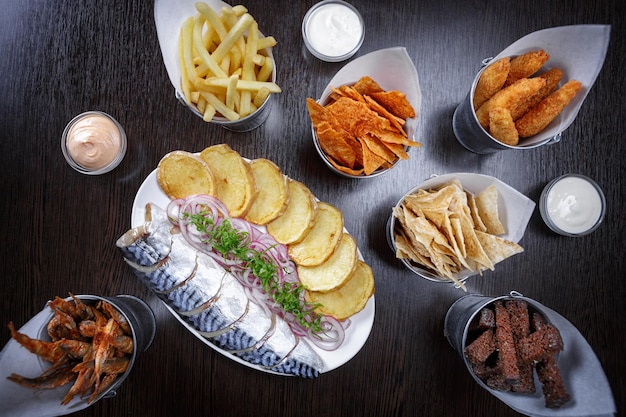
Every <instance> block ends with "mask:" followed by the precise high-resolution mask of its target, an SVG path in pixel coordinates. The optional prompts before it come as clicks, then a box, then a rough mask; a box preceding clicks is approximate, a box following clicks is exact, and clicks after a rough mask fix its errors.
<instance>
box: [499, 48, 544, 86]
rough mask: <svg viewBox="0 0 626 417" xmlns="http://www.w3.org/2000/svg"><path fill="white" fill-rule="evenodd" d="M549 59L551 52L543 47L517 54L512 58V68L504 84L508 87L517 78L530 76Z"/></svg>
mask: <svg viewBox="0 0 626 417" xmlns="http://www.w3.org/2000/svg"><path fill="white" fill-rule="evenodd" d="M548 59H550V54H548V53H547V52H546V51H544V50H543V49H540V50H538V51H529V52H526V53H524V54H522V55H518V56H516V57H515V58H513V59H512V60H511V69H510V70H509V74H508V76H507V77H506V81H505V83H504V86H505V87H507V86H509V85H511V84H513V83H514V82H515V81H517V80H521V79H522V78H528V77H530V76H531V75H533V74H534V73H536V72H537V71H539V69H540V68H541V67H542V66H543V64H545V63H546V62H548Z"/></svg>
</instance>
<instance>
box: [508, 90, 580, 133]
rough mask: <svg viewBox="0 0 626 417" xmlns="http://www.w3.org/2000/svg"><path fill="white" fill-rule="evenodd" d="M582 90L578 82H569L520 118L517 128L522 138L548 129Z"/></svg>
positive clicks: (516, 124) (516, 123)
mask: <svg viewBox="0 0 626 417" xmlns="http://www.w3.org/2000/svg"><path fill="white" fill-rule="evenodd" d="M581 88H582V84H581V83H580V81H577V80H569V81H568V82H566V83H565V84H564V85H563V86H562V87H561V88H559V89H558V90H556V91H555V92H554V93H552V94H550V95H549V96H548V97H546V98H545V99H543V100H542V101H541V102H540V103H539V104H537V106H535V107H534V108H533V109H531V110H529V111H528V112H527V113H526V114H525V115H524V116H522V117H520V118H519V119H518V120H517V121H516V122H515V126H516V127H517V131H518V132H519V135H520V137H522V138H527V137H530V136H534V135H536V134H537V133H539V132H541V131H542V130H543V129H545V128H546V126H548V125H549V124H550V122H552V121H553V120H554V119H555V118H556V117H557V116H558V115H559V114H560V113H561V112H562V111H563V109H564V108H565V107H566V106H567V105H568V104H569V103H570V101H572V99H573V98H574V96H575V95H576V93H578V91H579V90H580V89H581Z"/></svg>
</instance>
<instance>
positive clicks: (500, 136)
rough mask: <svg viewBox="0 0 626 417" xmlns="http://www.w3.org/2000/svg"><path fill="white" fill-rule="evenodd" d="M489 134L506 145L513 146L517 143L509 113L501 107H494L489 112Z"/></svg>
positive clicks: (517, 138)
mask: <svg viewBox="0 0 626 417" xmlns="http://www.w3.org/2000/svg"><path fill="white" fill-rule="evenodd" d="M489 133H490V134H491V136H493V137H494V138H495V139H497V140H498V141H500V142H502V143H504V144H506V145H511V146H515V145H517V144H518V142H519V134H518V133H517V128H516V127H515V122H514V121H513V118H512V117H511V112H510V111H509V110H507V109H505V108H502V107H494V108H493V109H491V111H490V112H489Z"/></svg>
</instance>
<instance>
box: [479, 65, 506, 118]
mask: <svg viewBox="0 0 626 417" xmlns="http://www.w3.org/2000/svg"><path fill="white" fill-rule="evenodd" d="M510 68H511V58H509V57H508V56H507V57H504V58H502V59H499V60H497V61H496V62H494V63H492V64H489V66H488V67H487V68H485V70H484V71H483V72H482V74H480V78H478V82H477V83H476V88H474V97H473V98H472V103H473V105H474V110H476V109H478V108H479V107H480V106H482V105H483V103H484V102H485V101H487V100H489V99H490V98H491V97H492V96H493V95H494V94H495V93H497V92H498V90H500V89H501V88H502V86H503V85H504V82H505V81H506V78H507V76H508V75H509V69H510Z"/></svg>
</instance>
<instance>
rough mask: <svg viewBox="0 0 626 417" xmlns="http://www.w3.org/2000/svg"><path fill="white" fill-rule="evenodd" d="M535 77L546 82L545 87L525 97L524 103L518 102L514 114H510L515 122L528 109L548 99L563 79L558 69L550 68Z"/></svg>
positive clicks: (561, 72)
mask: <svg viewBox="0 0 626 417" xmlns="http://www.w3.org/2000/svg"><path fill="white" fill-rule="evenodd" d="M537 77H541V78H543V79H544V80H546V85H545V86H543V87H542V88H540V89H539V91H537V93H535V94H534V95H532V96H530V97H527V98H526V99H525V100H524V101H522V102H520V104H519V106H517V109H515V113H513V114H511V116H512V117H513V120H517V119H519V118H520V117H522V116H523V115H525V114H526V113H528V111H529V110H530V109H532V108H534V107H535V106H536V105H537V104H539V103H540V102H541V100H543V99H544V98H546V97H548V96H549V95H550V94H551V93H552V92H553V91H554V90H556V88H557V87H558V86H559V83H560V82H561V78H562V77H563V71H561V70H560V69H559V68H552V69H550V70H548V71H546V72H544V73H542V74H539V75H537Z"/></svg>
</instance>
